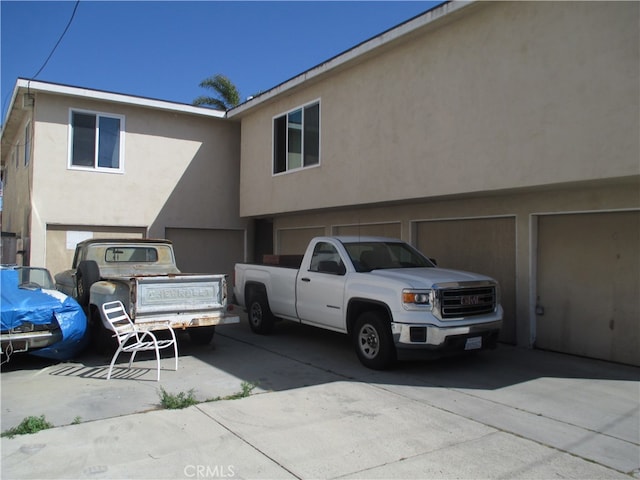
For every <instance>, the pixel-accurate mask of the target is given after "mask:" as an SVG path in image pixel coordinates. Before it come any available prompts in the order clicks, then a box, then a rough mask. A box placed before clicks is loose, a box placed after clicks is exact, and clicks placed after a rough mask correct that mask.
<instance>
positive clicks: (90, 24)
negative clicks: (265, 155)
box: [0, 0, 441, 121]
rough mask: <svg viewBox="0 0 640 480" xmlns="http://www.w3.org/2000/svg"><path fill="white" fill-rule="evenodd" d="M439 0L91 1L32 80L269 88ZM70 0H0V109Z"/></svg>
mask: <svg viewBox="0 0 640 480" xmlns="http://www.w3.org/2000/svg"><path fill="white" fill-rule="evenodd" d="M438 3H441V2H425V1H408V2H405V1H390V2H388V1H368V2H365V1H360V2H342V1H311V2H300V1H286V2H284V1H283V2H263V1H251V2H240V1H222V2H218V1H192V2H186V1H160V2H159V1H139V2H132V1H88V0H81V1H80V4H79V6H78V8H77V10H76V13H75V16H74V18H73V22H72V23H71V25H70V27H69V29H68V31H67V33H66V34H65V36H64V38H63V39H62V41H61V42H60V44H59V45H58V47H57V49H56V50H55V53H54V54H53V56H52V57H51V59H50V60H49V61H48V63H47V65H46V67H45V68H44V69H43V70H42V72H41V73H40V74H39V75H38V76H37V78H36V79H37V80H41V81H47V82H55V83H62V84H67V85H74V86H80V87H87V88H92V89H98V90H107V91H111V92H118V93H125V94H131V95H138V96H143V97H150V98H157V99H162V100H168V101H174V102H181V103H191V102H192V101H193V99H194V98H196V97H197V96H198V95H203V94H208V93H210V92H208V91H207V90H205V89H202V88H200V87H199V86H198V84H199V83H200V81H202V80H203V79H204V78H206V77H208V76H210V75H213V74H215V73H222V74H225V75H227V76H228V77H229V78H230V79H231V80H232V81H233V82H234V83H235V84H236V86H237V87H238V89H239V90H240V93H241V96H242V98H245V97H247V96H249V95H252V94H255V93H257V92H260V91H264V90H267V89H269V88H271V87H274V86H276V85H277V84H279V83H281V82H283V81H286V80H288V79H289V78H291V77H294V76H296V75H298V74H299V73H302V72H304V71H305V70H307V69H309V68H311V67H314V66H315V65H318V64H320V63H322V62H323V61H325V60H327V59H329V58H331V57H333V56H334V55H337V54H339V53H342V52H344V51H345V50H348V49H349V48H351V47H353V46H355V45H357V44H358V43H360V42H362V41H364V40H367V39H369V38H371V37H374V36H376V35H378V34H380V33H382V32H383V31H385V30H387V29H389V28H392V27H394V26H395V25H398V24H400V23H402V22H404V21H406V20H408V19H410V18H412V17H414V16H416V15H418V14H420V13H423V12H425V11H427V10H429V9H430V8H432V7H433V6H434V5H437V4H438ZM74 7H75V1H66V2H55V1H43V2H36V1H10V0H2V1H1V3H0V9H1V43H0V45H1V52H0V54H1V70H0V75H1V78H2V85H1V88H2V91H1V92H0V93H1V96H2V116H3V121H4V115H5V113H6V109H7V108H8V103H9V100H10V97H11V93H12V91H13V88H14V86H15V82H16V79H17V78H18V77H22V78H32V77H33V76H34V75H36V73H37V72H38V70H39V69H40V68H41V67H42V65H43V64H44V62H45V61H46V59H47V57H48V56H49V54H50V53H51V51H52V49H53V47H54V46H55V44H56V42H57V41H58V39H59V38H60V36H61V34H62V32H63V31H64V29H65V27H66V25H67V24H68V22H69V19H70V18H71V15H72V12H73V10H74Z"/></svg>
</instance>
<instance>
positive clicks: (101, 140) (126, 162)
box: [2, 80, 246, 273]
mask: <svg viewBox="0 0 640 480" xmlns="http://www.w3.org/2000/svg"><path fill="white" fill-rule="evenodd" d="M7 118H8V119H7V122H6V124H5V126H4V129H3V132H2V165H3V182H4V211H3V212H2V215H3V216H2V230H3V231H6V232H12V233H16V236H17V239H18V250H19V251H22V252H24V253H23V255H25V256H26V258H21V255H18V256H17V257H18V258H17V259H16V260H17V261H18V263H25V264H31V265H44V266H46V267H47V268H49V269H50V270H51V271H52V272H53V273H57V272H60V271H62V270H65V269H67V268H70V266H71V261H72V258H73V252H74V248H75V244H76V243H77V242H78V241H79V240H81V239H83V238H89V237H105V236H108V237H123V236H127V237H128V236H134V237H151V238H169V239H171V240H173V241H174V245H175V250H176V256H177V262H178V266H179V267H180V268H181V269H182V270H183V271H189V272H206V271H217V272H227V273H230V272H231V271H232V270H233V263H234V262H235V261H237V260H239V259H242V258H243V256H244V235H245V234H244V232H245V230H246V221H244V220H241V219H240V217H239V210H238V208H239V207H238V202H239V195H238V186H239V168H238V156H239V145H240V136H239V133H240V132H239V127H238V125H237V124H235V123H233V122H229V121H227V120H226V119H224V112H217V111H214V110H211V109H207V108H201V107H200V108H199V107H192V106H188V105H181V104H174V103H170V102H162V101H156V100H149V99H144V98H139V97H133V96H127V95H121V94H114V93H109V92H101V91H95V90H89V89H83V88H77V87H69V86H65V85H56V84H51V83H44V82H34V81H29V80H18V82H17V85H16V88H15V90H14V94H13V99H12V103H11V109H10V111H9V115H8V117H7Z"/></svg>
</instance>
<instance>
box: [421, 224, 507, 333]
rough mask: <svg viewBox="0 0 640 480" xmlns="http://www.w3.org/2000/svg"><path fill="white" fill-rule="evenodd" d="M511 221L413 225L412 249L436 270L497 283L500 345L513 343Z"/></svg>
mask: <svg viewBox="0 0 640 480" xmlns="http://www.w3.org/2000/svg"><path fill="white" fill-rule="evenodd" d="M515 232H516V230H515V218H513V217H499V218H480V219H464V220H437V221H429V222H418V223H417V224H416V246H417V247H418V249H419V250H420V251H422V252H423V253H424V254H426V255H427V256H429V257H431V258H435V259H436V260H437V262H438V266H440V267H444V268H453V269H457V270H467V271H471V272H478V273H482V274H485V275H489V276H490V277H493V278H495V279H496V280H498V282H499V283H500V291H501V293H502V307H503V308H504V321H503V328H502V331H501V332H500V341H502V342H506V343H516V292H515V285H516V233H515Z"/></svg>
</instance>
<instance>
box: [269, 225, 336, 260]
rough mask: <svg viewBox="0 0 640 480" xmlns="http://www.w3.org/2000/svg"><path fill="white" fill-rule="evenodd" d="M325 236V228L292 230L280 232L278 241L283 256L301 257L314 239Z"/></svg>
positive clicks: (279, 251)
mask: <svg viewBox="0 0 640 480" xmlns="http://www.w3.org/2000/svg"><path fill="white" fill-rule="evenodd" d="M323 235H324V227H311V228H292V229H283V230H278V232H277V238H276V241H277V242H278V251H277V252H275V253H279V254H281V255H301V254H303V253H304V252H305V251H306V249H307V245H308V244H309V241H310V240H311V239H312V238H313V237H321V236H323Z"/></svg>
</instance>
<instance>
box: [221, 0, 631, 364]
mask: <svg viewBox="0 0 640 480" xmlns="http://www.w3.org/2000/svg"><path fill="white" fill-rule="evenodd" d="M638 25H639V4H638V3H621V2H614V3H609V2H586V3H575V2H496V3H493V2H477V3H471V4H468V3H462V2H461V3H456V2H454V3H447V4H444V5H442V6H440V7H437V8H435V9H434V10H432V11H430V12H428V13H426V14H424V15H421V16H419V17H417V18H414V19H412V20H410V21H408V22H406V23H404V24H402V25H399V26H398V27H396V28H394V29H392V30H390V31H387V32H385V33H383V34H381V35H379V36H377V37H375V38H372V39H370V40H369V41H366V42H364V43H362V44H360V45H358V46H356V47H354V48H353V49H351V50H349V51H347V52H345V53H343V54H342V55H339V56H337V57H335V58H332V59H330V60H328V61H327V62H325V63H323V64H321V65H319V66H317V67H315V68H313V69H311V70H309V71H307V72H304V73H303V74H301V75H299V76H298V77H295V78H293V79H291V80H289V81H287V82H285V83H283V84H281V85H278V86H277V87H275V88H273V89H272V90H270V91H268V92H266V93H264V94H263V95H260V96H259V97H257V98H255V99H253V100H251V101H249V102H247V103H245V104H243V105H241V106H239V107H238V108H235V109H233V110H231V111H230V112H228V118H229V119H231V120H239V121H240V123H241V127H242V133H241V138H242V142H241V152H240V155H241V174H240V214H241V216H242V217H244V218H253V219H256V220H257V222H256V226H257V230H258V231H264V230H266V231H268V230H269V228H272V229H273V237H272V238H273V247H274V249H275V251H277V252H278V253H283V254H285V253H292V252H299V251H301V249H303V248H304V245H305V244H306V243H307V241H308V239H309V238H310V237H312V236H315V235H322V234H362V235H368V234H376V235H386V236H393V237H401V238H403V239H404V240H407V241H409V242H410V243H412V244H414V245H416V246H417V247H418V248H420V249H421V250H422V251H424V252H426V253H427V254H428V255H430V256H433V257H435V258H436V259H437V260H438V262H439V264H440V265H442V266H449V267H453V268H459V269H467V270H471V271H479V272H484V273H487V274H490V275H492V276H494V277H496V278H497V279H498V280H499V281H500V283H501V286H502V302H503V305H504V307H505V312H506V315H505V328H504V331H503V333H502V340H504V341H507V342H513V343H518V344H521V345H537V346H540V347H542V348H548V349H553V350H560V351H566V352H571V353H575V354H579V355H586V356H593V357H597V358H607V359H611V360H616V361H621V362H629V363H635V364H640V338H639V336H640V300H639V293H640V273H639V270H640V247H639V245H640V238H639V232H640V211H639V207H640V201H639V200H640V199H639V185H640V184H639V174H640V153H639V147H638V145H639V137H640V134H639V132H640V126H639V125H640V124H639V120H638V118H639V112H640V108H639V103H638V100H639V97H640V95H639V86H640V79H639V72H640V68H639V61H638V59H639V41H638V39H639V33H638V32H639V30H638ZM263 238H264V237H263ZM267 238H268V239H269V240H271V237H269V236H267ZM256 241H257V242H258V244H257V245H253V246H250V248H249V251H257V252H261V251H264V250H267V249H269V248H270V245H267V246H266V247H263V246H262V245H260V242H261V238H258V239H256Z"/></svg>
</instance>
